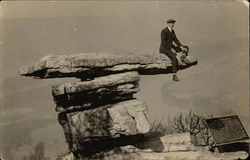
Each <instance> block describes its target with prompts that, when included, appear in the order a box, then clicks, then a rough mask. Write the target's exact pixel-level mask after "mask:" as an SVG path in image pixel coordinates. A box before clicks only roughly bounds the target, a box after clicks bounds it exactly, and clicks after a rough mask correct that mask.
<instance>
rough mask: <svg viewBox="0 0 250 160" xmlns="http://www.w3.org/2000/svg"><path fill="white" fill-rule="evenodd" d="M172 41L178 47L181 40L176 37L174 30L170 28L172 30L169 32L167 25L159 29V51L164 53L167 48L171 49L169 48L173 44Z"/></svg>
mask: <svg viewBox="0 0 250 160" xmlns="http://www.w3.org/2000/svg"><path fill="white" fill-rule="evenodd" d="M173 42H175V44H176V45H177V46H178V47H180V46H182V44H181V42H180V41H179V40H178V39H177V37H176V34H175V31H174V30H172V32H170V30H169V29H168V27H166V28H164V29H163V30H162V31H161V46H160V53H166V52H168V51H169V50H171V48H172V46H173Z"/></svg>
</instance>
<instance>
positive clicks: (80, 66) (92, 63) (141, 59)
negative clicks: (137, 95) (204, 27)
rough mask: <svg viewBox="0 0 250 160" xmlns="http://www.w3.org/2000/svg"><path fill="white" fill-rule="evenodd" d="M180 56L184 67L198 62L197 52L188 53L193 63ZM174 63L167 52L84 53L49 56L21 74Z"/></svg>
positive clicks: (89, 74)
mask: <svg viewBox="0 0 250 160" xmlns="http://www.w3.org/2000/svg"><path fill="white" fill-rule="evenodd" d="M177 58H178V62H179V65H180V66H182V67H189V66H191V65H194V64H196V63H197V59H196V58H195V57H193V56H187V59H188V60H189V62H190V64H186V63H184V62H182V61H181V60H180V56H177ZM170 67H171V61H170V59H169V58H168V57H167V56H166V55H164V54H147V55H138V54H107V53H81V54H73V55H48V56H45V57H44V58H42V59H41V60H39V61H38V62H36V63H34V64H33V65H28V66H24V67H21V68H20V70H19V74H20V75H23V76H32V77H34V78H58V77H77V78H81V79H84V80H86V79H93V78H94V77H99V76H104V75H109V74H113V73H119V72H126V71H138V72H139V73H140V74H157V73H166V72H169V71H167V69H168V68H169V69H170Z"/></svg>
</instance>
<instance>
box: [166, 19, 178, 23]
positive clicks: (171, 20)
mask: <svg viewBox="0 0 250 160" xmlns="http://www.w3.org/2000/svg"><path fill="white" fill-rule="evenodd" d="M175 22H176V21H175V20H174V19H168V20H167V23H175Z"/></svg>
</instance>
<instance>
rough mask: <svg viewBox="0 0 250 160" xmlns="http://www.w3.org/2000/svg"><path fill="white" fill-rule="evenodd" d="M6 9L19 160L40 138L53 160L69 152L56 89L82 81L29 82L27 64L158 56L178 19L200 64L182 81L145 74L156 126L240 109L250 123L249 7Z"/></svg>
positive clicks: (8, 86) (132, 4) (7, 132)
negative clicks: (74, 57) (165, 33)
mask: <svg viewBox="0 0 250 160" xmlns="http://www.w3.org/2000/svg"><path fill="white" fill-rule="evenodd" d="M0 7H1V10H0V51H1V59H0V60H1V62H2V63H1V69H2V72H1V73H2V74H1V77H2V84H1V86H2V94H3V95H2V107H1V116H2V121H1V123H2V127H1V128H2V131H3V132H2V137H3V138H4V139H5V140H4V143H5V144H12V143H13V144H12V145H10V146H11V147H13V148H14V147H15V148H16V149H17V151H15V155H16V157H17V156H18V155H27V154H30V153H32V151H33V148H34V145H35V144H37V143H38V142H39V141H44V142H45V148H46V155H47V156H51V157H53V156H54V157H55V156H58V155H60V154H63V153H65V152H67V145H66V144H65V140H64V135H63V130H62V128H61V127H60V125H59V124H58V122H57V113H56V112H55V104H54V103H53V99H52V95H51V86H52V85H54V84H63V83H65V82H69V81H76V79H74V78H65V79H46V80H38V79H32V78H28V77H21V76H19V75H18V72H17V71H18V68H19V67H21V66H24V65H27V64H32V63H34V62H36V61H38V60H39V59H40V58H42V57H43V56H45V55H48V54H56V55H59V54H66V55H69V54H74V53H81V52H106V53H112V54H119V53H121V52H134V53H135V54H145V53H147V54H158V50H159V45H160V32H161V29H163V28H164V27H165V26H166V20H167V19H168V18H174V19H175V20H176V25H175V32H176V34H177V36H178V38H179V40H180V41H181V42H182V43H183V44H186V45H189V46H190V54H191V55H193V56H195V57H197V58H198V64H197V65H196V66H193V67H190V68H188V69H186V70H182V71H180V72H179V73H178V75H179V78H180V79H181V81H180V82H178V83H176V82H173V81H172V77H171V75H170V74H167V75H164V74H160V75H151V76H148V75H147V76H146V75H145V76H141V81H140V89H141V91H140V92H139V93H137V94H136V95H135V97H136V98H138V99H139V100H142V101H144V102H145V103H146V104H147V106H148V114H147V115H148V118H149V120H150V121H151V122H152V121H154V120H160V119H161V118H162V117H163V122H167V117H168V116H173V115H178V114H179V113H182V112H183V113H186V112H188V111H189V110H190V109H192V110H193V111H194V112H197V113H199V114H202V115H205V116H206V115H210V114H213V115H223V114H226V113H227V112H228V111H229V110H233V112H235V113H236V114H238V115H239V116H240V118H241V120H242V122H243V124H244V126H245V127H246V128H247V127H248V126H247V125H246V124H248V122H249V84H248V83H249V75H248V73H249V60H248V59H249V57H248V52H249V51H248V49H249V41H248V37H249V34H248V8H247V6H246V5H245V4H244V3H241V2H239V1H105V2H101V1H72V2H66V1H62V2H54V1H52V2H43V1H37V2H32V1H26V2H18V1H16V2H14V1H13V2H3V3H1V5H0ZM247 129H249V128H247ZM248 133H249V132H248ZM15 137H19V138H18V139H17V138H15ZM20 137H22V138H20ZM3 147H6V146H3ZM13 152H14V151H13Z"/></svg>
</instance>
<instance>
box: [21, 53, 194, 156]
mask: <svg viewBox="0 0 250 160" xmlns="http://www.w3.org/2000/svg"><path fill="white" fill-rule="evenodd" d="M187 58H188V59H189V62H190V63H188V64H186V63H183V62H182V61H181V60H180V58H178V59H179V66H180V69H183V68H186V67H189V66H191V65H194V64H196V63H197V59H196V58H194V57H191V56H189V57H187ZM170 67H171V63H170V60H169V59H168V58H167V57H166V56H165V55H160V54H159V55H135V54H122V55H112V54H91V53H82V54H75V55H60V56H46V57H44V58H42V59H41V60H40V61H38V62H36V63H34V64H33V65H29V66H25V67H22V68H20V70H19V73H20V74H21V75H23V76H32V77H34V78H58V77H76V78H80V79H81V81H75V82H69V83H65V84H60V85H53V86H52V95H53V99H54V102H55V104H56V111H57V112H59V113H58V122H59V123H60V125H61V126H62V128H63V130H64V134H65V138H66V141H67V143H68V146H69V151H70V152H72V153H73V154H74V156H73V157H75V158H78V159H79V157H89V156H91V155H93V154H96V153H100V152H102V151H104V150H110V149H113V148H117V147H121V146H127V145H133V144H137V146H136V148H137V149H143V150H145V151H146V150H147V149H148V148H150V147H152V146H154V147H153V148H155V149H156V148H157V147H156V146H158V150H155V151H157V152H158V151H159V149H162V150H161V151H164V152H165V151H173V150H181V149H187V148H186V146H187V145H183V143H185V144H186V142H184V141H182V142H179V139H180V137H179V138H177V139H176V140H174V138H171V137H167V138H164V139H162V138H160V139H159V138H152V137H151V138H148V136H147V135H148V134H149V133H151V132H150V131H151V126H150V123H149V121H148V118H147V116H146V113H147V110H148V109H147V105H146V104H145V103H144V102H141V101H139V100H137V99H135V98H134V97H133V94H135V93H137V92H139V91H140V89H139V81H140V76H139V75H140V74H157V73H169V72H170V70H169V69H170ZM171 139H172V140H171ZM163 140H164V141H163ZM165 140H166V141H165ZM143 141H146V142H147V143H141V142H143ZM170 141H171V142H170ZM177 141H178V145H177ZM163 142H164V144H165V146H164V145H163V146H159V145H161V144H162V143H163ZM172 144H176V145H175V146H176V147H177V148H175V147H174V146H173V145H172ZM188 144H189V142H188ZM188 146H189V145H188ZM159 147H160V148H159ZM162 147H163V148H162Z"/></svg>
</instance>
